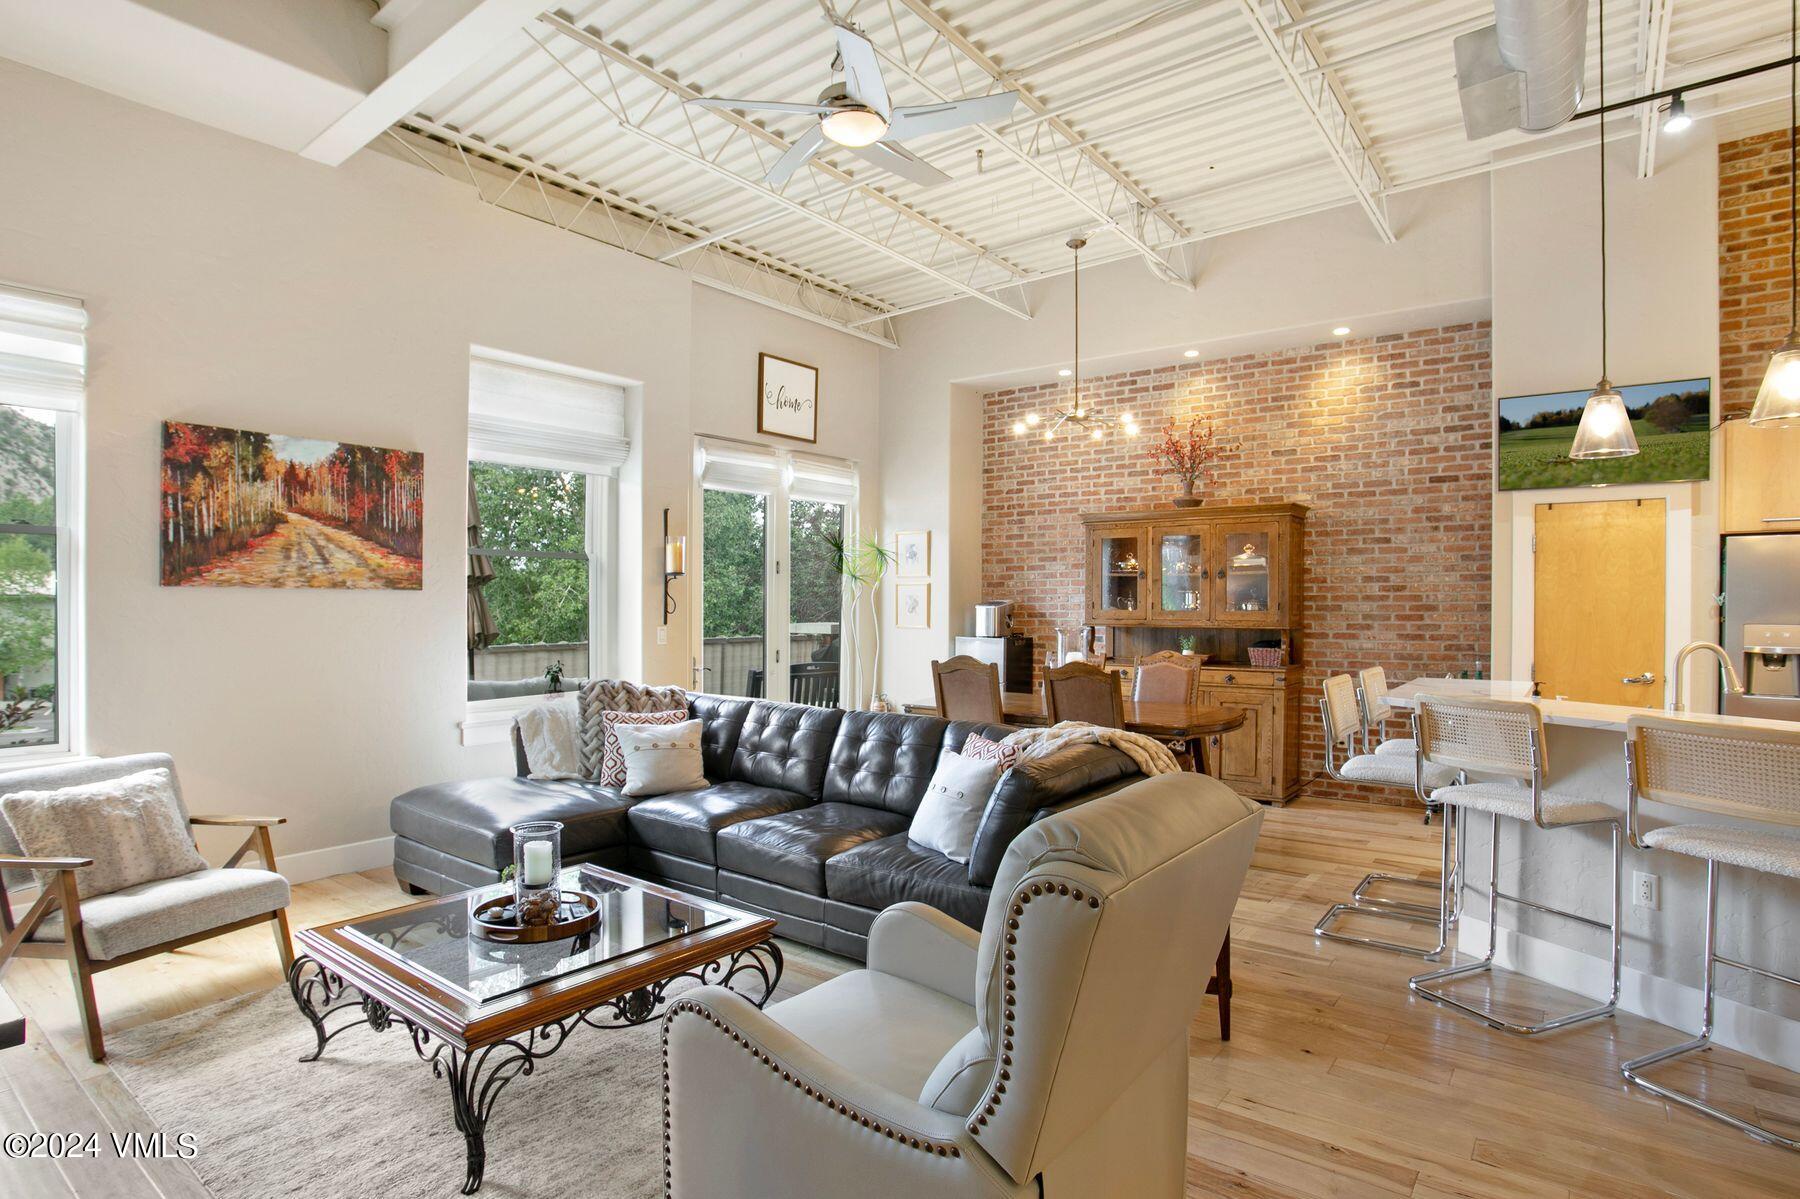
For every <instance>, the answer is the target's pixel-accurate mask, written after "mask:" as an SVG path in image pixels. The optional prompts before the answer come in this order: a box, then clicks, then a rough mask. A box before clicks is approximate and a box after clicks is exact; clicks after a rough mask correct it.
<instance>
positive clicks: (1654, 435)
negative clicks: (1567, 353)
mask: <svg viewBox="0 0 1800 1199" xmlns="http://www.w3.org/2000/svg"><path fill="white" fill-rule="evenodd" d="M1590 390H1591V389H1590V388H1584V389H1582V390H1581V391H1556V392H1549V393H1546V394H1544V395H1530V396H1504V397H1502V398H1501V400H1500V404H1499V409H1500V411H1499V436H1498V437H1497V438H1496V439H1495V444H1496V445H1497V447H1498V454H1497V459H1498V461H1497V463H1496V467H1495V472H1494V486H1495V487H1496V488H1497V489H1498V490H1500V491H1535V490H1538V489H1541V488H1549V487H1608V486H1613V485H1616V484H1619V483H1677V482H1689V481H1694V480H1699V479H1704V478H1706V477H1707V476H1708V473H1709V471H1710V467H1711V459H1712V455H1711V452H1710V451H1711V428H1712V380H1711V379H1676V380H1674V381H1672V382H1668V383H1633V384H1631V385H1630V386H1629V387H1620V388H1619V392H1620V394H1622V395H1623V396H1624V397H1625V409H1626V411H1628V412H1630V413H1631V428H1632V431H1633V432H1634V433H1636V434H1637V442H1638V453H1637V454H1636V455H1634V456H1633V457H1630V458H1606V459H1601V460H1599V461H1593V462H1574V461H1571V460H1570V458H1569V447H1570V445H1571V444H1572V443H1573V442H1574V440H1575V427H1576V426H1577V425H1579V424H1580V423H1581V408H1582V405H1583V404H1585V403H1586V402H1587V397H1588V392H1589V391H1590Z"/></svg>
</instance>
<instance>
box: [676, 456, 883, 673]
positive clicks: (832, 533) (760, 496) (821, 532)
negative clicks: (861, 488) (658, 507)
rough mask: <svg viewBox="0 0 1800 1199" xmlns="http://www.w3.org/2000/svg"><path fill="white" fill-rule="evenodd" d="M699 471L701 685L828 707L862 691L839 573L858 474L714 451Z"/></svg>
mask: <svg viewBox="0 0 1800 1199" xmlns="http://www.w3.org/2000/svg"><path fill="white" fill-rule="evenodd" d="M700 464H701V465H700V480H699V482H700V518H701V519H700V552H699V556H698V561H699V563H700V577H699V580H698V582H699V586H700V641H701V658H700V662H699V670H698V672H697V673H698V674H699V676H700V678H701V680H702V682H701V684H700V685H701V686H702V687H704V688H705V689H707V690H711V691H716V692H720V693H722V694H727V695H749V696H764V697H767V698H770V699H786V700H791V701H793V702H795V703H804V704H813V705H815V706H819V707H834V706H836V705H837V704H838V703H839V702H840V701H841V700H843V699H844V698H847V697H848V696H849V695H851V694H852V693H853V692H854V691H855V690H856V689H857V687H858V684H859V677H858V670H857V667H858V664H859V663H858V660H857V658H856V657H855V656H854V654H853V653H852V654H851V655H850V656H849V657H848V658H846V653H845V638H844V628H845V591H844V586H843V581H842V579H841V578H840V577H839V575H838V571H837V562H838V560H839V554H840V551H841V549H842V547H843V546H844V544H845V543H846V541H847V540H848V539H849V538H850V536H851V534H852V532H853V508H854V501H855V497H856V468H855V466H854V465H853V464H851V463H848V462H840V461H836V460H833V459H829V458H821V457H816V456H812V455H800V454H789V453H784V452H782V451H779V450H774V449H770V448H768V447H765V446H752V445H745V444H741V443H736V442H726V441H718V440H712V439H707V440H703V441H702V442H701V444H700ZM851 642H852V644H853V643H854V638H852V639H851Z"/></svg>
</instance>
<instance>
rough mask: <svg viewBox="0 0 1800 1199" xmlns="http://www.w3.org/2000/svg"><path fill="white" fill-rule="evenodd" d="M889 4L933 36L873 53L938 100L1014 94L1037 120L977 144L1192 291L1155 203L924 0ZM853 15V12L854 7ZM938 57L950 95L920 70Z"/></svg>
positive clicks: (892, 15) (1169, 220) (1168, 219)
mask: <svg viewBox="0 0 1800 1199" xmlns="http://www.w3.org/2000/svg"><path fill="white" fill-rule="evenodd" d="M886 5H887V15H888V19H889V21H890V22H892V23H893V24H895V25H896V27H897V26H898V14H897V11H896V10H897V8H904V9H905V10H906V11H907V12H910V13H912V14H913V15H914V16H916V17H917V18H919V19H920V20H921V21H923V22H925V24H926V25H927V26H929V27H930V29H931V31H932V35H933V36H932V38H931V40H930V41H928V42H926V43H925V45H924V48H923V49H922V50H918V51H917V52H915V51H914V50H913V49H912V48H911V47H909V45H908V43H907V40H906V39H905V38H903V37H896V38H894V39H893V43H892V44H893V45H894V47H895V50H893V51H890V50H889V49H888V48H887V47H886V46H885V45H880V44H878V45H877V46H876V53H878V54H879V55H880V56H881V57H882V58H883V59H885V60H886V61H887V62H888V64H889V65H891V66H892V67H893V68H894V69H895V70H896V71H898V72H899V73H900V74H901V75H903V76H905V77H906V78H907V79H909V80H911V81H912V82H913V83H914V84H915V85H917V86H918V87H919V89H920V90H922V91H924V92H925V93H926V94H927V95H930V96H931V97H932V98H933V99H936V100H952V99H961V98H963V97H965V96H975V95H988V94H990V93H993V92H1000V91H1016V92H1018V93H1019V103H1020V104H1021V105H1022V106H1024V107H1025V108H1027V109H1029V110H1031V112H1032V113H1034V114H1035V115H1036V116H1037V117H1038V118H1039V119H1038V120H1035V121H1030V122H1012V123H1009V126H1008V127H1006V128H1007V130H1008V131H1006V132H1002V131H1000V130H996V129H992V128H989V127H988V126H986V125H979V126H976V132H977V133H978V134H979V136H980V137H981V138H982V140H984V141H986V142H988V143H991V144H993V145H996V146H999V147H1000V148H1001V150H1003V151H1004V152H1005V153H1006V154H1008V155H1009V156H1011V157H1012V158H1014V159H1016V160H1017V161H1019V162H1021V163H1023V164H1024V165H1025V166H1026V167H1027V168H1028V169H1029V170H1030V171H1031V172H1032V173H1033V174H1035V175H1037V177H1038V178H1040V179H1042V180H1044V181H1045V182H1047V183H1049V184H1050V185H1051V186H1052V187H1054V188H1056V189H1057V190H1059V191H1061V192H1062V193H1063V194H1064V195H1066V196H1067V197H1068V198H1069V200H1070V201H1072V202H1073V203H1074V204H1075V205H1077V206H1078V207H1080V208H1081V209H1083V210H1084V211H1085V212H1087V214H1088V216H1089V217H1090V218H1092V219H1093V220H1095V221H1097V222H1099V223H1100V224H1101V225H1102V226H1104V228H1105V229H1106V230H1107V231H1108V232H1110V233H1112V234H1114V235H1115V236H1117V237H1119V238H1121V239H1123V240H1124V241H1125V242H1126V243H1127V244H1129V245H1130V246H1131V247H1132V248H1134V249H1135V250H1137V252H1138V253H1139V254H1141V255H1143V258H1144V261H1145V262H1146V263H1147V264H1148V265H1149V267H1150V270H1151V272H1152V273H1153V274H1155V275H1156V276H1157V277H1158V278H1159V279H1162V280H1163V281H1164V282H1167V283H1173V284H1176V285H1178V286H1180V287H1184V288H1186V289H1187V290H1189V291H1192V290H1194V280H1193V278H1192V276H1191V273H1190V270H1189V266H1188V262H1187V256H1186V251H1185V250H1184V249H1183V248H1182V239H1184V238H1186V237H1187V236H1188V229H1187V227H1186V226H1184V225H1183V224H1182V223H1181V222H1180V221H1178V220H1176V219H1175V218H1174V217H1173V216H1171V215H1170V214H1169V213H1168V212H1167V211H1166V210H1165V209H1164V208H1163V206H1162V204H1161V203H1160V202H1158V201H1157V199H1156V197H1154V196H1152V195H1151V194H1150V193H1149V192H1148V191H1146V190H1145V189H1144V188H1143V187H1142V186H1141V185H1140V184H1138V183H1137V182H1136V181H1135V180H1133V179H1132V178H1131V177H1130V176H1129V175H1127V174H1126V173H1125V171H1124V170H1123V169H1122V168H1120V167H1119V165H1118V164H1117V163H1115V162H1113V161H1112V159H1110V158H1108V157H1107V156H1106V155H1105V154H1104V153H1102V152H1101V151H1100V150H1099V149H1098V148H1097V147H1096V146H1095V145H1094V144H1093V142H1092V140H1091V139H1088V138H1084V137H1082V136H1081V135H1080V134H1078V133H1076V131H1075V130H1074V129H1072V128H1071V127H1070V126H1069V124H1068V123H1067V122H1066V121H1064V120H1063V119H1062V118H1060V117H1058V116H1056V115H1055V113H1054V112H1052V111H1051V108H1050V106H1049V105H1048V104H1045V103H1044V102H1043V101H1042V100H1040V99H1039V98H1038V97H1037V96H1035V95H1033V94H1032V91H1031V89H1030V88H1029V87H1027V86H1026V85H1025V83H1024V82H1023V81H1022V80H1021V79H1020V78H1019V77H1018V76H1017V75H1015V74H1012V73H1010V72H1008V71H1006V70H1005V69H1003V68H1002V67H1001V66H1000V65H999V64H998V63H997V62H995V61H994V60H993V59H992V58H990V57H988V55H987V54H986V53H984V52H983V51H982V50H981V48H980V47H978V46H976V45H975V43H974V42H972V41H970V40H969V39H968V38H966V37H964V36H963V35H962V34H960V33H958V32H957V31H956V29H955V28H954V27H953V26H952V25H951V24H950V22H949V20H947V19H946V18H945V17H944V16H943V15H942V14H940V13H939V12H938V11H937V10H936V9H934V8H932V7H931V5H930V4H929V3H927V0H886ZM1176 7H1177V8H1182V7H1191V6H1176ZM852 11H853V12H854V6H852ZM1164 16H1165V14H1160V13H1153V14H1149V17H1151V18H1161V17H1164ZM865 19H867V18H866V14H865ZM1146 19H1148V18H1145V19H1140V20H1137V21H1134V22H1132V23H1131V25H1129V26H1128V27H1127V28H1129V29H1131V30H1133V31H1137V30H1141V29H1142V28H1143V27H1144V24H1145V20H1146ZM1106 36H1108V35H1102V36H1101V37H1100V38H1093V39H1088V41H1087V42H1086V43H1085V44H1083V45H1080V46H1076V47H1071V48H1070V49H1069V51H1068V53H1070V54H1074V53H1081V52H1087V51H1091V50H1092V49H1094V47H1095V46H1097V45H1099V44H1102V43H1103V41H1104V39H1105V37H1106ZM940 51H941V52H942V53H944V54H948V55H950V56H951V62H952V66H953V68H954V70H955V72H956V82H957V91H956V94H954V95H952V94H951V93H949V92H947V91H945V90H944V89H943V88H940V87H938V86H937V85H936V84H934V83H933V82H932V80H931V78H930V76H929V75H927V73H926V72H925V69H924V68H925V66H926V64H927V63H928V62H930V60H931V59H932V57H933V56H934V55H937V54H939V53H940ZM965 63H966V64H968V66H969V67H971V68H973V71H974V72H975V73H977V74H978V76H979V78H978V79H977V80H975V81H974V82H971V81H970V80H968V79H966V78H965V72H964V64H965ZM1153 226H1154V227H1156V228H1158V229H1161V230H1162V231H1164V235H1163V236H1162V237H1155V236H1153V234H1152V227H1153ZM1158 243H1165V244H1158ZM1168 243H1172V244H1168Z"/></svg>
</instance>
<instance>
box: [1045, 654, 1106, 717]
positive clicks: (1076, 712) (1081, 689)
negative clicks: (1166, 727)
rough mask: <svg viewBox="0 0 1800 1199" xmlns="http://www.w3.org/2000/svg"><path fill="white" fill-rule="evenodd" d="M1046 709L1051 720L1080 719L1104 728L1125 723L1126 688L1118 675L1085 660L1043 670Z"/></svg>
mask: <svg viewBox="0 0 1800 1199" xmlns="http://www.w3.org/2000/svg"><path fill="white" fill-rule="evenodd" d="M1044 710H1045V711H1046V712H1047V713H1048V714H1049V717H1050V723H1051V724H1057V723H1059V722H1061V721H1064V720H1079V721H1081V722H1082V723H1083V724H1097V725H1099V726H1101V727H1102V728H1109V729H1122V728H1124V727H1125V691H1124V687H1123V684H1122V683H1121V682H1120V681H1119V676H1118V674H1117V673H1116V672H1114V671H1111V670H1104V669H1102V668H1100V667H1098V666H1092V665H1089V664H1088V663H1086V662H1070V663H1069V664H1068V665H1067V666H1053V667H1051V668H1050V669H1049V670H1046V671H1045V672H1044Z"/></svg>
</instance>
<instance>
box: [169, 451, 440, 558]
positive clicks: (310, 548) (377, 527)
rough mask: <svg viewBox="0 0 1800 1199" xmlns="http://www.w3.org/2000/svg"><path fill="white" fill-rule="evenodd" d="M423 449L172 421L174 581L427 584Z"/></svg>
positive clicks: (170, 543)
mask: <svg viewBox="0 0 1800 1199" xmlns="http://www.w3.org/2000/svg"><path fill="white" fill-rule="evenodd" d="M424 484H425V459H424V455H422V454H419V453H415V452H411V451H407V450H387V449H381V448H379V447H376V446H368V445H353V444H350V443H348V442H337V441H321V440H318V439H315V438H306V437H286V436H282V435H281V434H277V433H251V432H247V431H245V430H243V429H224V428H219V427H218V426H215V425H195V424H188V423H185V422H182V421H165V422H164V423H163V437H162V536H161V543H162V581H163V585H164V586H167V587H344V588H362V589H370V588H376V589H400V590H417V589H418V588H419V586H420V566H421V559H420V552H421V544H422V540H423V528H424Z"/></svg>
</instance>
